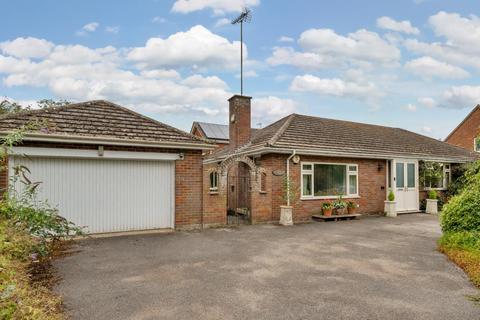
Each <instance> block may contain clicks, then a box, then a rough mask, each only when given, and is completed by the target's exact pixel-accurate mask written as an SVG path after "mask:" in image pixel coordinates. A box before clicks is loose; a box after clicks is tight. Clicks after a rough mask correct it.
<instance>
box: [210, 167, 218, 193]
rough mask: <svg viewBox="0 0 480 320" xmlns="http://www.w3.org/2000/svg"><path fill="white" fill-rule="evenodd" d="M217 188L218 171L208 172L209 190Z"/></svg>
mask: <svg viewBox="0 0 480 320" xmlns="http://www.w3.org/2000/svg"><path fill="white" fill-rule="evenodd" d="M217 190H218V173H217V172H216V171H214V172H210V191H217Z"/></svg>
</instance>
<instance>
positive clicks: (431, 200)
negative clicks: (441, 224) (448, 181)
mask: <svg viewBox="0 0 480 320" xmlns="http://www.w3.org/2000/svg"><path fill="white" fill-rule="evenodd" d="M425 212H426V213H428V214H437V213H438V193H437V191H435V190H430V191H428V195H427V206H426V209H425Z"/></svg>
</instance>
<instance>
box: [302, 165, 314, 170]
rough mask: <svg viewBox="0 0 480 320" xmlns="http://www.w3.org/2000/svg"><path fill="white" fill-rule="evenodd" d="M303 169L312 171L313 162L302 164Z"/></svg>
mask: <svg viewBox="0 0 480 320" xmlns="http://www.w3.org/2000/svg"><path fill="white" fill-rule="evenodd" d="M302 170H304V171H310V170H312V165H311V164H304V165H303V166H302Z"/></svg>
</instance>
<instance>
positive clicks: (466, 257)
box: [439, 232, 480, 288]
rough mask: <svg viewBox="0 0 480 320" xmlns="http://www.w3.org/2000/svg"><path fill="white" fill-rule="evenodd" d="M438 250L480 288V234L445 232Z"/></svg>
mask: <svg viewBox="0 0 480 320" xmlns="http://www.w3.org/2000/svg"><path fill="white" fill-rule="evenodd" d="M439 250H440V251H441V252H443V253H444V254H445V255H447V256H448V258H449V259H450V260H452V261H453V262H454V263H456V264H457V265H458V266H459V267H460V268H462V269H463V270H464V271H465V272H466V273H467V274H468V276H469V277H470V279H471V280H472V282H473V283H474V284H475V285H476V286H477V287H479V288H480V232H447V233H445V234H444V235H443V236H442V237H441V238H440V240H439Z"/></svg>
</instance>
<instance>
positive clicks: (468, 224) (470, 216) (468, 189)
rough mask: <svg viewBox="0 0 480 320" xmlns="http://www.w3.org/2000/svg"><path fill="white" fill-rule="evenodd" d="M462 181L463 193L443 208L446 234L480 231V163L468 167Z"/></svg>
mask: <svg viewBox="0 0 480 320" xmlns="http://www.w3.org/2000/svg"><path fill="white" fill-rule="evenodd" d="M462 180H463V182H464V186H463V187H462V189H461V192H460V193H459V194H458V195H455V196H453V197H452V198H450V200H449V202H448V203H447V204H445V205H444V206H443V210H442V214H441V225H442V230H443V231H444V232H451V231H480V161H477V162H475V163H474V164H472V165H470V166H469V167H468V169H467V170H466V172H465V174H464V176H463V178H462Z"/></svg>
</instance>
